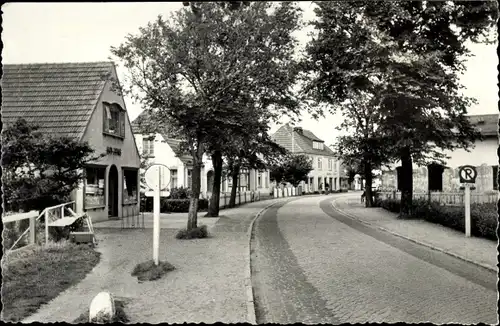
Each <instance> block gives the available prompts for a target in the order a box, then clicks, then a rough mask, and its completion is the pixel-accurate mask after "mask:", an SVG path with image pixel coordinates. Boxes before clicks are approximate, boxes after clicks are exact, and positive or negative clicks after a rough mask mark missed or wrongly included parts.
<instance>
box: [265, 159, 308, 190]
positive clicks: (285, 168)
mask: <svg viewBox="0 0 500 326" xmlns="http://www.w3.org/2000/svg"><path fill="white" fill-rule="evenodd" d="M312 170H313V165H312V161H311V158H310V157H309V156H307V155H304V154H288V155H287V156H286V157H285V159H284V160H283V161H282V162H281V163H276V164H274V165H272V166H271V169H270V178H271V180H272V181H275V182H276V183H277V184H279V183H287V182H288V183H291V184H292V185H293V186H294V187H297V186H298V185H299V183H300V182H301V181H306V180H307V175H308V174H309V172H311V171H312Z"/></svg>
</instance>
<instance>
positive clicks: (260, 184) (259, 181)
mask: <svg viewBox="0 0 500 326" xmlns="http://www.w3.org/2000/svg"><path fill="white" fill-rule="evenodd" d="M257 188H262V173H260V172H259V175H258V176H257Z"/></svg>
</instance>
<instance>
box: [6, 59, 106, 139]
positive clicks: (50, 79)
mask: <svg viewBox="0 0 500 326" xmlns="http://www.w3.org/2000/svg"><path fill="white" fill-rule="evenodd" d="M112 69H114V66H113V63H112V62H83V63H42V64H15V65H10V64H7V65H4V66H3V77H2V122H3V123H6V124H7V125H8V124H11V123H14V122H15V121H16V120H17V119H19V118H24V119H25V120H26V121H27V122H28V123H32V124H36V125H38V126H39V127H40V131H41V132H43V133H45V134H50V135H54V136H69V137H76V138H78V139H81V137H82V136H83V133H84V132H85V128H86V126H87V124H88V122H89V120H90V117H91V115H92V112H93V111H94V108H95V106H96V104H97V102H98V100H99V97H100V95H101V93H102V91H103V89H104V85H105V83H106V80H107V76H109V74H110V73H111V72H112Z"/></svg>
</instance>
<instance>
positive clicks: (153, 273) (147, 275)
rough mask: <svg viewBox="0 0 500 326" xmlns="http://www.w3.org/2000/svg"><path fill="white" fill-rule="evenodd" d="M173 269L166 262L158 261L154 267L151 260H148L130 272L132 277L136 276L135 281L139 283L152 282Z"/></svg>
mask: <svg viewBox="0 0 500 326" xmlns="http://www.w3.org/2000/svg"><path fill="white" fill-rule="evenodd" d="M174 269H175V267H174V266H173V265H171V264H170V263H168V262H166V261H159V262H158V265H155V263H154V261H153V260H148V261H146V262H143V263H140V264H137V265H136V266H135V267H134V269H133V270H132V276H137V279H138V280H139V281H141V282H143V281H154V280H158V279H160V278H161V277H162V276H163V275H165V274H166V273H167V272H170V271H173V270H174Z"/></svg>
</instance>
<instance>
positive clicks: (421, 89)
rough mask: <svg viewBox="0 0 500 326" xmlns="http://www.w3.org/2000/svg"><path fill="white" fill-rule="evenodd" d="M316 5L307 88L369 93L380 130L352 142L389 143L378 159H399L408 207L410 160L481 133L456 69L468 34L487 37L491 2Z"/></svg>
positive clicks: (344, 94)
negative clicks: (473, 123) (469, 117)
mask: <svg viewBox="0 0 500 326" xmlns="http://www.w3.org/2000/svg"><path fill="white" fill-rule="evenodd" d="M317 6H318V7H317V9H316V14H317V16H318V19H317V20H316V21H315V22H313V25H314V26H315V27H316V29H317V31H318V36H317V37H316V38H314V39H313V40H312V41H311V42H310V44H309V45H308V50H307V52H308V58H307V60H306V64H305V66H307V71H309V72H311V75H312V76H311V81H310V83H309V87H308V88H307V90H306V91H307V92H309V93H310V94H312V95H313V97H315V98H316V99H318V100H320V101H323V102H326V103H329V104H332V105H333V106H334V107H335V108H338V107H339V106H342V105H344V104H345V103H344V102H345V101H346V100H349V99H354V98H356V97H357V96H360V95H361V96H362V97H363V98H367V100H368V102H367V103H370V107H371V109H370V111H371V112H372V113H373V111H375V112H376V117H377V119H378V121H377V122H376V124H374V126H376V127H377V130H378V132H377V134H378V135H380V137H376V138H375V139H372V137H369V138H365V141H366V140H367V139H369V140H370V142H372V141H373V142H374V144H371V145H370V146H366V145H367V144H365V145H364V146H363V142H361V140H363V138H362V137H361V138H360V137H355V136H353V138H352V139H351V141H352V144H354V146H361V148H373V147H378V149H379V150H386V149H390V151H389V152H392V153H393V154H394V155H393V157H392V158H391V157H385V158H384V156H385V155H382V156H381V157H380V158H381V159H382V160H381V161H390V160H391V159H396V158H398V159H399V160H400V161H401V164H402V176H403V180H402V186H403V189H402V205H401V207H402V212H401V213H402V215H406V214H411V212H410V209H411V200H412V187H413V186H412V163H413V162H416V163H417V164H425V163H426V162H429V161H440V160H442V159H443V158H444V155H443V154H442V150H443V149H448V150H453V149H454V148H457V147H461V148H467V147H469V146H470V145H471V142H472V141H473V140H474V139H475V137H477V136H478V134H477V133H475V132H474V130H473V128H472V127H471V125H470V124H469V122H468V120H467V118H466V117H465V114H466V113H467V108H468V106H469V105H470V104H471V103H472V101H473V100H472V99H470V98H467V97H465V96H463V95H462V94H461V93H460V89H461V85H460V84H459V82H458V77H457V76H458V74H459V73H461V72H462V71H463V69H464V65H463V60H464V59H465V57H467V56H468V55H470V53H469V51H468V49H467V47H466V46H465V42H466V41H467V40H472V41H480V40H481V39H483V40H484V39H485V37H486V36H487V33H488V31H489V28H490V27H491V25H492V24H493V23H494V21H495V20H496V15H497V14H496V12H497V10H496V7H495V4H494V3H493V2H479V1H477V2H449V1H447V2H433V1H423V2H399V1H391V2H385V1H371V2H368V1H359V2H318V3H317ZM329 44H336V46H335V47H330V46H329ZM351 122H352V121H351ZM356 123H358V122H356ZM356 123H354V124H351V125H352V126H355V125H356ZM358 136H359V134H358ZM379 150H378V151H376V153H377V152H378V153H379V154H380V153H382V152H381V151H379ZM361 153H362V157H364V156H363V155H366V154H367V153H366V151H361ZM365 168H366V167H365ZM366 188H367V190H369V187H368V184H367V187H366ZM367 198H368V197H367Z"/></svg>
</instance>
